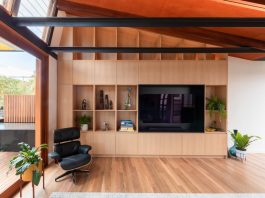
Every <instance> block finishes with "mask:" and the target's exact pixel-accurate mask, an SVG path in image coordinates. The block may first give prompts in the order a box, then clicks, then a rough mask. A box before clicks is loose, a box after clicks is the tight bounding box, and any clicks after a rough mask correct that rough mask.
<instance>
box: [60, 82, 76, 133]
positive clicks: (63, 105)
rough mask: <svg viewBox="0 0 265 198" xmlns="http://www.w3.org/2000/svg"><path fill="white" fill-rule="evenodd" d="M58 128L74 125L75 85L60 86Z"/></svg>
mask: <svg viewBox="0 0 265 198" xmlns="http://www.w3.org/2000/svg"><path fill="white" fill-rule="evenodd" d="M57 108H58V114H57V122H58V128H65V127H72V126H73V86H72V85H59V86H58V104H57Z"/></svg>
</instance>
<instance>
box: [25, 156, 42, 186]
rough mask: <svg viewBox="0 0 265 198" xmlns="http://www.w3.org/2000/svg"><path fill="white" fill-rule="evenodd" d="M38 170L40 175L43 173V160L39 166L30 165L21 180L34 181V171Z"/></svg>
mask: <svg viewBox="0 0 265 198" xmlns="http://www.w3.org/2000/svg"><path fill="white" fill-rule="evenodd" d="M36 169H37V170H38V171H39V172H40V173H41V172H42V160H41V161H39V163H38V166H36V165H35V164H32V165H30V166H29V167H28V168H27V170H26V171H25V172H24V173H23V174H22V175H21V179H22V180H23V181H32V175H33V171H34V170H36Z"/></svg>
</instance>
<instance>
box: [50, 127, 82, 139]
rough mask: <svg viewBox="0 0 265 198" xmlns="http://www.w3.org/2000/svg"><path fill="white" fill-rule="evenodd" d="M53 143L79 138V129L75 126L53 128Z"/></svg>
mask: <svg viewBox="0 0 265 198" xmlns="http://www.w3.org/2000/svg"><path fill="white" fill-rule="evenodd" d="M53 136H54V139H53V140H54V143H60V142H65V141H71V140H75V139H79V138H80V130H79V129H78V128H76V127H71V128H64V129H56V130H54V135H53Z"/></svg>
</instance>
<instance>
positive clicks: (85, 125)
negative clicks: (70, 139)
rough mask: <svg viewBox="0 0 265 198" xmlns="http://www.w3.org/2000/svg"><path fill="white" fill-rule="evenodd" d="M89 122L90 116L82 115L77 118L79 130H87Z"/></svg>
mask: <svg viewBox="0 0 265 198" xmlns="http://www.w3.org/2000/svg"><path fill="white" fill-rule="evenodd" d="M90 122H91V117H90V116H87V115H82V116H81V117H80V118H79V124H80V128H81V131H87V130H88V125H90Z"/></svg>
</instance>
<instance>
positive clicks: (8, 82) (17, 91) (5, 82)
mask: <svg viewBox="0 0 265 198" xmlns="http://www.w3.org/2000/svg"><path fill="white" fill-rule="evenodd" d="M34 93H35V78H34V77H33V78H32V79H30V80H19V79H13V78H10V77H5V76H0V109H1V108H2V107H3V106H4V95H22V94H23V95H25V94H29V95H30V94H34Z"/></svg>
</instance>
